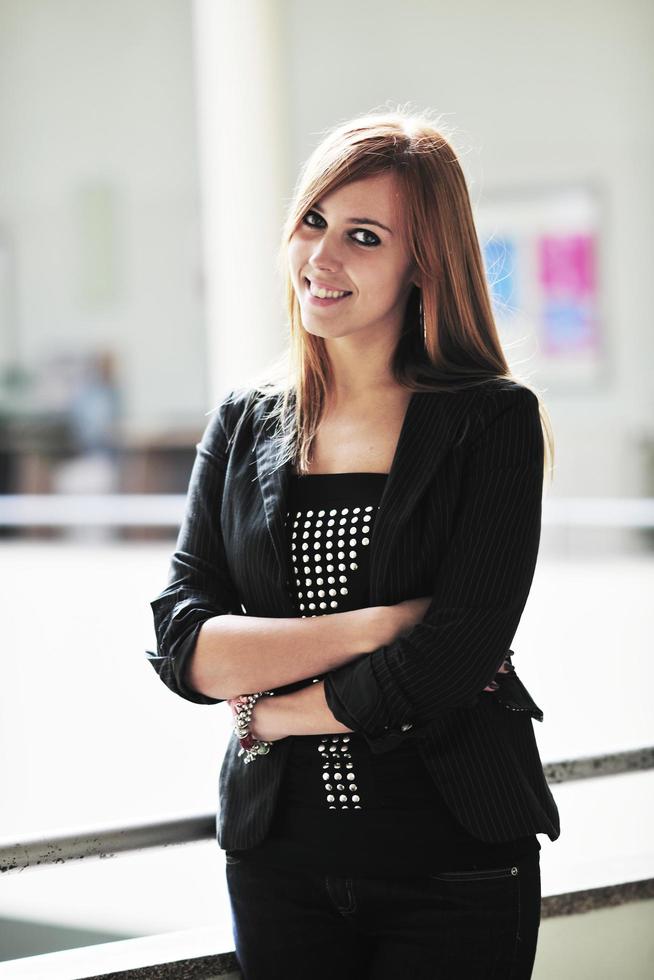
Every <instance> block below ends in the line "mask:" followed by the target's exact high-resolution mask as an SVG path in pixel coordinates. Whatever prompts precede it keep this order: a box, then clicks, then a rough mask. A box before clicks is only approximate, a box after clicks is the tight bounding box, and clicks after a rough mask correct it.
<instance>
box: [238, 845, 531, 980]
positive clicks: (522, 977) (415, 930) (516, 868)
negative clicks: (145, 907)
mask: <svg viewBox="0 0 654 980" xmlns="http://www.w3.org/2000/svg"><path fill="white" fill-rule="evenodd" d="M225 873H226V878H227V888H228V892H229V897H230V902H231V908H232V927H233V936H234V943H235V948H236V956H237V958H238V961H239V964H240V968H241V971H242V973H243V978H244V980H277V978H279V980H281V978H284V980H307V978H311V980H323V978H325V980H326V978H329V980H354V978H356V980H364V978H365V980H398V977H410V978H411V980H427V978H429V980H482V978H483V980H491V978H492V980H528V978H529V977H531V974H532V969H533V964H534V959H535V955H536V944H537V940H538V930H539V925H540V905H541V883H540V854H539V852H536V853H534V854H531V855H530V856H529V857H527V858H523V859H522V860H520V861H519V863H517V864H514V865H512V866H507V867H499V868H494V869H484V870H476V871H444V872H440V873H438V874H435V873H425V875H424V876H420V877H415V878H400V877H379V878H359V877H355V878H341V877H335V876H332V875H324V874H321V873H320V872H313V871H309V870H303V869H296V868H288V869H285V870H283V871H282V870H276V869H272V868H267V867H264V866H263V865H261V864H259V863H257V862H256V860H252V859H249V858H247V857H243V856H241V855H240V854H238V852H236V853H235V852H233V851H227V852H226V867H225Z"/></svg>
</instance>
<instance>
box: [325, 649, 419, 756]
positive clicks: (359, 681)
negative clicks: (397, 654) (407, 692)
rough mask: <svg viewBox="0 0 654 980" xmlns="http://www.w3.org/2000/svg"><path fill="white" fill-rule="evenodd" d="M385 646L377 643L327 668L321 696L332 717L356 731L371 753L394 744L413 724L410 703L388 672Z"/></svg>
mask: <svg viewBox="0 0 654 980" xmlns="http://www.w3.org/2000/svg"><path fill="white" fill-rule="evenodd" d="M385 650H386V648H385V647H380V648H379V649H378V650H375V651H374V653H372V654H370V653H367V654H365V655H364V656H363V657H360V658H359V659H358V660H353V661H351V662H350V663H348V664H344V665H343V666H342V667H338V668H337V669H336V670H332V671H330V672H329V673H328V674H327V675H326V676H325V682H324V689H325V700H326V701H327V705H328V707H329V709H330V711H331V712H332V714H333V715H334V717H335V718H336V720H337V721H340V722H341V724H343V725H346V726H347V727H348V728H350V729H351V730H352V731H353V732H358V733H360V734H361V735H362V736H363V737H364V738H365V740H366V742H367V743H368V745H369V747H370V749H371V751H372V752H374V753H375V754H379V753H382V752H388V751H390V750H391V749H394V748H396V747H397V746H398V745H400V744H401V743H402V742H404V741H405V740H406V738H407V736H409V734H410V732H411V729H412V728H413V720H412V710H411V707H410V705H409V703H408V702H407V701H406V699H405V698H404V697H403V695H402V694H401V692H400V691H399V690H398V688H397V685H396V684H394V683H393V681H392V678H391V677H390V675H389V672H388V667H387V666H386V663H385V660H384V653H385ZM373 692H374V694H373ZM385 692H386V693H385ZM389 697H391V698H392V702H391V701H389ZM389 704H391V705H392V706H391V707H390V709H389ZM354 705H358V706H359V708H358V710H357V709H355V708H354V707H353V706H354ZM394 719H395V721H394ZM397 719H399V720H397Z"/></svg>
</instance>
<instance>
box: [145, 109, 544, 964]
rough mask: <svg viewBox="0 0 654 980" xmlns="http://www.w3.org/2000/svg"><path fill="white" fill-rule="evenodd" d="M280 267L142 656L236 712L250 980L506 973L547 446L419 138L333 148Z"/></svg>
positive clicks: (523, 879)
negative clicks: (278, 291) (267, 334)
mask: <svg viewBox="0 0 654 980" xmlns="http://www.w3.org/2000/svg"><path fill="white" fill-rule="evenodd" d="M280 257H281V259H282V265H283V267H284V272H285V277H286V283H287V300H288V314H289V344H288V349H287V351H286V352H285V355H284V359H283V362H280V364H278V365H276V366H275V367H273V368H272V369H271V370H270V371H269V372H268V373H267V374H266V375H265V376H264V377H263V378H262V379H259V380H258V381H253V383H252V385H250V386H248V387H246V388H238V389H234V390H233V391H231V392H230V393H229V395H228V396H227V397H226V398H225V399H224V400H223V401H222V403H221V404H220V405H219V406H218V407H217V409H216V410H215V412H214V413H213V414H212V417H211V419H210V421H209V423H208V425H207V426H206V429H205V431H204V435H203V437H202V439H201V442H200V443H199V444H198V446H197V455H196V460H195V464H194V467H193V471H192V473H191V478H190V483H189V488H188V496H187V504H186V510H185V515H184V519H183V523H182V526H181V528H180V531H179V535H178V540H177V544H176V550H175V552H174V554H173V556H172V559H171V564H170V569H169V576H168V583H167V585H166V586H165V588H164V589H163V590H162V591H161V592H160V594H159V595H158V596H157V597H156V598H155V599H154V600H153V601H152V602H151V604H150V605H151V608H152V611H153V615H154V622H155V631H156V636H157V651H156V652H152V651H147V653H148V656H149V658H150V660H151V662H152V665H153V667H154V668H155V670H156V671H157V673H158V675H159V676H160V678H161V680H162V681H163V682H164V683H165V684H166V685H167V686H168V687H169V688H170V689H171V690H172V691H174V692H175V693H176V694H177V695H179V696H180V697H182V698H185V699H186V700H189V701H192V702H194V703H197V704H217V703H220V702H222V701H227V702H228V704H229V706H230V708H231V710H232V714H233V717H234V721H235V727H234V733H233V735H232V737H231V738H230V741H229V744H228V747H227V750H226V753H225V757H224V759H223V762H222V766H221V771H220V787H219V788H220V800H219V804H220V808H219V813H218V817H217V832H218V843H219V845H220V847H221V848H223V849H224V850H225V852H226V880H227V887H228V891H229V897H230V902H231V909H232V920H233V935H234V941H235V946H236V954H237V957H238V960H239V963H240V965H241V969H242V971H243V975H244V977H245V978H246V980H263V978H266V980H273V978H281V977H284V978H288V980H290V978H297V980H299V978H302V980H304V978H305V977H307V976H312V977H313V978H314V980H318V978H323V977H325V978H326V977H330V978H333V977H357V978H360V977H371V978H378V980H381V978H387V977H388V978H390V977H398V976H409V975H410V976H412V977H415V978H416V980H417V978H421V977H433V976H435V975H439V976H447V977H473V976H474V977H482V976H484V977H485V976H490V975H491V973H492V975H493V976H503V977H508V976H511V977H513V978H516V980H518V978H520V980H522V978H528V977H530V976H531V974H532V969H533V963H534V958H535V951H536V944H537V937H538V931H539V923H540V903H541V891H540V856H539V851H540V844H539V842H538V839H537V836H536V835H537V834H538V833H546V834H547V835H548V836H549V838H550V839H551V840H553V841H554V840H556V839H557V837H558V836H559V834H560V826H559V814H558V810H557V806H556V803H555V801H554V799H553V797H552V794H551V792H550V789H549V787H548V785H547V782H546V779H545V776H544V773H543V768H542V765H541V760H540V756H539V752H538V747H537V744H536V740H535V735H534V729H533V719H537V720H539V721H542V719H543V712H542V710H541V709H540V708H539V707H538V705H537V704H536V703H535V702H534V700H533V698H532V697H531V695H530V694H529V692H528V691H527V690H526V688H525V686H524V685H523V684H522V682H521V681H520V679H519V677H518V675H517V673H516V671H515V668H514V666H513V663H512V660H511V655H512V654H513V651H512V650H511V649H510V644H511V642H512V639H513V636H514V634H515V632H516V629H517V627H518V624H519V621H520V618H521V616H522V612H523V609H524V606H525V603H526V601H527V598H528V595H529V591H530V588H531V583H532V578H533V574H534V570H535V565H536V560H537V555H538V548H539V541H540V528H541V502H542V490H543V481H544V476H545V474H546V472H547V470H548V464H549V467H550V471H551V463H552V458H553V443H552V438H551V431H550V425H549V421H548V416H547V411H546V409H545V406H544V405H543V403H542V399H541V398H540V396H539V395H538V394H537V393H536V392H535V391H534V390H533V389H532V388H531V387H530V386H529V385H527V384H526V383H524V382H523V381H521V380H520V379H518V378H516V377H515V376H513V375H512V374H511V372H510V370H509V367H508V364H507V361H506V359H505V356H504V353H503V351H502V348H501V344H500V341H499V338H498V333H497V329H496V326H495V323H494V320H493V315H492V311H491V301H490V298H489V291H488V285H487V282H486V277H485V271H484V267H483V262H482V257H481V252H480V248H479V243H478V238H477V234H476V230H475V225H474V220H473V215H472V209H471V204H470V199H469V193H468V189H467V186H466V181H465V178H464V175H463V172H462V169H461V166H460V163H459V160H458V157H457V154H456V152H455V150H454V149H453V147H452V145H451V143H450V142H449V141H448V139H447V138H446V136H445V135H444V134H443V132H442V130H441V129H440V128H438V127H437V126H436V125H435V124H434V123H433V122H432V121H431V119H430V118H429V116H428V114H425V115H421V116H417V115H411V114H409V113H406V112H404V111H389V112H382V113H370V114H369V115H366V116H363V117H361V118H357V119H353V120H350V121H348V122H345V123H343V124H341V125H339V126H336V127H335V128H334V129H332V130H331V131H330V132H328V133H327V134H326V135H325V136H324V139H323V140H322V142H321V143H320V145H319V146H318V147H317V148H316V149H315V150H314V152H313V153H312V154H311V156H310V157H309V159H308V161H307V162H306V164H305V166H304V168H303V170H302V173H301V175H300V179H299V180H298V184H297V187H296V191H295V195H294V199H293V201H292V203H291V206H290V209H289V214H288V218H287V222H286V226H285V228H284V233H283V238H282V249H281V252H280Z"/></svg>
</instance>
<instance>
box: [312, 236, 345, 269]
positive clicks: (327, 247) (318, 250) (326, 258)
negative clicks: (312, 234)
mask: <svg viewBox="0 0 654 980" xmlns="http://www.w3.org/2000/svg"><path fill="white" fill-rule="evenodd" d="M309 261H310V264H311V265H312V266H313V267H314V268H315V269H325V270H330V271H332V272H333V271H334V270H335V269H338V268H339V267H340V265H341V261H340V259H339V256H338V246H337V244H336V242H335V241H334V239H333V238H331V237H330V236H329V235H328V234H325V235H322V236H321V238H320V240H319V241H318V242H316V244H315V246H314V248H313V251H312V252H311V256H310V260H309Z"/></svg>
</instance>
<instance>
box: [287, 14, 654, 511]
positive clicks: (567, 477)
mask: <svg viewBox="0 0 654 980" xmlns="http://www.w3.org/2000/svg"><path fill="white" fill-rule="evenodd" d="M284 9H285V13H286V18H287V38H288V43H287V52H288V79H289V88H288V91H289V99H290V100H291V118H292V120H293V127H294V128H293V132H292V133H291V139H292V140H293V150H294V157H295V159H296V160H297V161H298V162H299V161H300V160H303V159H304V158H305V157H306V156H307V155H308V153H309V151H310V149H311V148H312V147H313V146H314V145H315V143H316V142H317V141H318V138H319V137H318V135H317V134H318V133H319V132H320V131H321V130H322V129H324V128H325V127H327V126H330V125H332V124H333V123H335V122H337V121H340V120H345V119H347V118H349V117H350V116H352V115H354V114H359V113H360V112H364V111H367V110H369V109H370V108H373V107H375V106H378V105H379V106H382V105H383V104H384V103H385V102H386V101H387V100H390V101H391V102H393V103H400V104H402V103H405V102H410V103H412V106H413V107H415V108H418V109H422V108H430V109H433V110H436V111H437V112H439V113H443V114H444V118H445V121H446V123H447V124H448V125H451V126H454V127H455V128H456V130H457V131H458V136H457V137H456V140H455V142H456V143H457V145H460V146H463V148H464V150H465V153H464V155H463V157H462V164H463V166H464V169H465V171H466V176H467V177H468V179H469V182H470V186H471V196H472V199H473V204H476V203H477V202H478V201H479V200H480V199H481V198H482V197H483V194H484V193H485V192H486V191H488V192H490V191H491V190H492V189H493V188H494V187H495V186H497V185H501V186H502V187H504V186H506V184H507V183H511V182H512V181H516V182H520V183H521V184H522V183H531V182H533V183H537V184H547V183H549V182H553V183H558V182H561V181H564V180H568V179H575V178H579V179H581V180H584V179H590V180H593V181H596V182H597V183H599V184H600V185H601V186H602V187H603V188H604V190H605V194H606V199H607V202H608V208H609V214H608V224H607V235H608V238H607V242H606V248H607V256H606V258H607V262H606V265H607V269H608V272H609V280H608V282H607V283H606V294H607V298H608V309H607V317H608V319H607V324H606V326H607V332H608V343H609V359H610V365H609V375H608V378H607V382H606V385H605V387H604V388H603V390H601V391H599V392H597V393H594V394H583V395H580V396H575V395H569V396H566V397H563V396H554V395H551V396H549V397H548V396H547V395H546V402H547V405H548V407H549V409H550V412H551V415H552V422H553V426H554V429H555V435H556V437H557V450H558V452H557V476H556V480H555V484H554V486H553V489H552V493H553V494H554V493H556V494H557V495H568V494H579V495H583V494H591V495H592V494H639V493H643V492H645V490H644V486H643V480H644V475H643V467H642V463H641V461H640V460H639V459H638V458H637V457H636V455H635V452H636V450H635V448H634V445H635V441H636V439H637V437H638V436H640V435H641V434H642V433H644V432H645V431H648V432H649V435H650V438H654V426H653V423H652V418H654V400H653V398H654V396H653V391H652V388H653V385H652V364H653V363H654V340H653V337H654V331H653V330H652V313H651V300H650V282H651V268H652V262H653V259H654V250H653V248H652V241H653V237H652V232H651V229H652V226H653V223H654V222H653V219H654V209H653V196H652V179H651V175H652V173H653V172H654V153H653V149H654V136H653V133H652V127H651V126H650V125H649V123H648V122H647V120H648V119H649V116H650V115H651V107H652V93H653V89H654V84H653V83H654V75H653V72H652V59H651V38H652V26H653V22H654V7H652V5H651V4H647V3H645V2H643V0H627V2H626V3H618V2H616V0H600V2H590V0H579V2H576V3H574V4H572V3H569V2H562V0H553V2H548V3H542V4H535V3H529V4H524V3H519V2H517V0H501V2H499V3H493V4H487V3H481V2H479V0H462V2H460V3H458V4H456V5H452V4H449V3H445V2H444V0H409V2H407V3H404V4H402V5H400V4H398V3H392V2H389V0H384V2H380V0H359V2H357V3H351V2H350V0H332V2H331V3H330V4H329V5H328V6H325V5H324V4H319V3H307V2H306V0H286V2H285V3H284ZM534 381H535V383H536V384H538V377H536V378H534ZM649 492H650V493H652V492H654V488H652V487H650V488H649Z"/></svg>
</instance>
